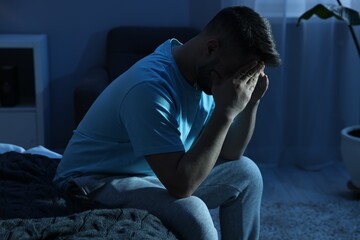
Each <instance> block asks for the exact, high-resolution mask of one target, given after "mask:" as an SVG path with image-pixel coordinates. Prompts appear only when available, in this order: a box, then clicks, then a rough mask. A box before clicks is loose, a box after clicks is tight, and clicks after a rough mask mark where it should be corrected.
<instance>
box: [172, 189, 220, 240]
mask: <svg viewBox="0 0 360 240" xmlns="http://www.w3.org/2000/svg"><path fill="white" fill-rule="evenodd" d="M178 201H179V202H178V204H179V209H178V211H177V212H178V214H177V216H176V217H177V218H178V220H180V218H181V223H182V226H181V228H182V229H187V230H185V232H183V233H182V234H186V236H183V237H184V239H217V231H216V229H215V227H214V223H213V221H212V218H211V215H210V212H209V209H208V208H207V206H206V204H205V203H204V202H203V201H202V200H201V199H200V198H198V197H195V196H191V197H188V198H183V199H179V200H178Z"/></svg>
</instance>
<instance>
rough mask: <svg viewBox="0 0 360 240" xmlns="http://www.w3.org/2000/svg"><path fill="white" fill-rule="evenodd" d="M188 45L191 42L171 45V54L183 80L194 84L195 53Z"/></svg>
mask: <svg viewBox="0 0 360 240" xmlns="http://www.w3.org/2000/svg"><path fill="white" fill-rule="evenodd" d="M189 45H191V44H189V42H187V43H185V44H184V45H181V46H176V47H173V48H172V54H173V57H174V59H175V62H176V64H177V66H178V68H179V70H180V72H181V74H182V75H183V77H184V78H185V80H186V81H187V82H188V83H189V84H190V85H191V86H194V85H195V84H196V68H195V61H194V60H195V54H194V52H193V51H192V50H191V46H189Z"/></svg>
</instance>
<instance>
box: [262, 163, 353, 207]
mask: <svg viewBox="0 0 360 240" xmlns="http://www.w3.org/2000/svg"><path fill="white" fill-rule="evenodd" d="M260 170H261V172H262V175H263V180H264V192H263V203H267V204H271V203H275V202H314V201H316V202H331V201H336V200H339V199H344V198H346V199H351V198H354V195H353V194H352V192H351V191H350V190H349V189H348V188H347V186H346V184H347V182H348V180H349V179H350V178H349V174H348V173H347V171H346V169H345V167H344V165H343V163H342V162H340V161H339V162H337V163H335V164H333V165H331V166H329V167H326V168H324V169H322V170H318V171H305V170H303V169H301V168H299V167H296V166H275V167H274V166H260Z"/></svg>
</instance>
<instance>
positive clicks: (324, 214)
mask: <svg viewBox="0 0 360 240" xmlns="http://www.w3.org/2000/svg"><path fill="white" fill-rule="evenodd" d="M211 213H212V216H213V218H214V220H215V219H216V218H217V214H218V213H217V212H216V211H215V210H212V211H211ZM215 226H216V228H217V229H219V224H218V220H217V219H216V220H215ZM270 239H271V240H298V239H301V240H360V201H359V200H358V201H356V200H354V201H352V200H344V201H342V202H333V203H286V204H285V203H276V204H266V203H264V204H263V206H262V213H261V234H260V240H270Z"/></svg>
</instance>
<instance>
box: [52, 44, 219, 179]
mask: <svg viewBox="0 0 360 240" xmlns="http://www.w3.org/2000/svg"><path fill="white" fill-rule="evenodd" d="M175 45H180V43H179V42H178V41H177V40H176V39H171V40H168V41H166V42H165V43H163V44H162V45H160V46H159V47H158V48H157V49H156V50H155V51H154V53H152V54H150V55H149V56H147V57H145V58H143V59H142V60H140V61H138V62H137V63H135V64H134V65H133V66H132V67H131V68H130V69H129V70H128V71H126V72H125V73H123V74H122V75H120V76H119V77H118V78H117V79H115V80H114V81H113V82H112V83H111V84H110V85H109V86H108V87H107V88H106V89H105V90H104V91H103V92H102V93H101V95H100V96H99V97H98V98H97V99H96V101H95V102H94V104H93V105H92V106H91V108H90V109H89V111H88V112H87V113H86V115H85V117H84V119H83V120H82V121H81V123H80V124H79V126H78V128H77V129H76V130H75V131H74V133H73V136H72V138H71V140H70V141H69V143H68V146H67V148H66V150H65V152H64V155H63V158H62V160H61V162H60V164H59V166H58V169H57V173H56V176H55V179H54V180H55V182H56V183H57V184H58V185H59V186H62V185H63V184H65V183H66V182H67V181H68V180H69V179H71V178H72V177H77V176H82V175H87V174H101V175H104V174H105V175H107V174H110V175H154V172H153V171H152V169H151V168H150V166H149V165H148V163H147V161H146V160H145V158H144V156H146V155H149V154H159V153H166V152H175V151H187V150H188V149H189V148H190V147H191V145H192V144H193V142H194V141H195V140H196V138H197V137H198V135H199V134H200V132H201V130H202V129H203V126H204V125H205V123H206V121H207V120H208V119H209V116H210V114H211V112H212V110H213V108H214V101H213V97H212V96H209V95H206V94H205V93H203V92H202V91H200V90H197V89H195V88H194V87H193V86H191V85H190V84H189V83H188V82H187V81H186V80H185V79H184V77H183V76H182V75H181V73H180V71H179V69H178V67H177V65H176V63H175V60H174V58H173V56H172V53H171V48H172V46H175Z"/></svg>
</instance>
